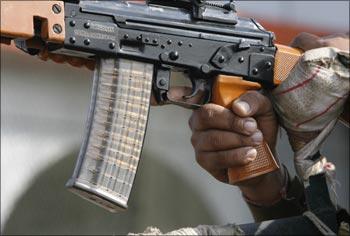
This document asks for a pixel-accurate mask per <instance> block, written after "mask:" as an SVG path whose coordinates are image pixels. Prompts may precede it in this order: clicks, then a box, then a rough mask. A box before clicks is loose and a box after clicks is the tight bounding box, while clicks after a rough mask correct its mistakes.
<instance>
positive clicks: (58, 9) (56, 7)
mask: <svg viewBox="0 0 350 236" xmlns="http://www.w3.org/2000/svg"><path fill="white" fill-rule="evenodd" d="M52 11H53V12H54V13H55V14H59V13H61V11H62V8H61V6H60V5H58V4H53V5H52Z"/></svg>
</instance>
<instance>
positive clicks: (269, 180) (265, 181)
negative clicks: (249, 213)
mask: <svg viewBox="0 0 350 236" xmlns="http://www.w3.org/2000/svg"><path fill="white" fill-rule="evenodd" d="M288 181H289V178H288V173H287V171H286V169H285V167H284V166H282V167H281V168H279V169H278V170H276V171H274V172H272V173H269V174H266V175H264V176H262V177H260V178H259V181H255V182H254V183H252V184H249V185H244V186H239V188H240V190H241V191H242V195H243V198H244V199H245V201H246V202H248V203H251V204H254V205H257V206H271V205H273V204H275V203H277V202H278V201H280V200H281V199H282V198H283V196H284V195H285V192H286V189H287V185H288Z"/></svg>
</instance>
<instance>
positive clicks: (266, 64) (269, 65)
mask: <svg viewBox="0 0 350 236" xmlns="http://www.w3.org/2000/svg"><path fill="white" fill-rule="evenodd" d="M265 66H266V68H267V69H270V68H271V67H272V63H271V61H267V62H266V63H265Z"/></svg>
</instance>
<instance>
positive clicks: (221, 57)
mask: <svg viewBox="0 0 350 236" xmlns="http://www.w3.org/2000/svg"><path fill="white" fill-rule="evenodd" d="M218 61H219V63H223V62H225V57H224V56H223V55H221V56H219V58H218Z"/></svg>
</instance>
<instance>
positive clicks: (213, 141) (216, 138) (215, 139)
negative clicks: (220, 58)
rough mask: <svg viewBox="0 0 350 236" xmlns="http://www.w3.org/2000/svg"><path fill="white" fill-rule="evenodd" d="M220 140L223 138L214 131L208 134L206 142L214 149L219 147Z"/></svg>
mask: <svg viewBox="0 0 350 236" xmlns="http://www.w3.org/2000/svg"><path fill="white" fill-rule="evenodd" d="M222 141H223V138H222V136H221V135H217V134H216V133H215V134H211V135H208V142H209V144H210V146H212V147H213V148H214V149H216V148H219V147H220V146H221V145H222Z"/></svg>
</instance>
